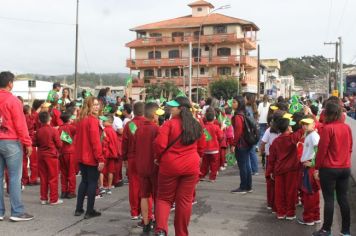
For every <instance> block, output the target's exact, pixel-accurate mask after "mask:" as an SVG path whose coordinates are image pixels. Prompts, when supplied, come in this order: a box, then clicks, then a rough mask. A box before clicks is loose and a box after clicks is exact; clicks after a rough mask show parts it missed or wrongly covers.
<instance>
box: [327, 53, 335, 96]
mask: <svg viewBox="0 0 356 236" xmlns="http://www.w3.org/2000/svg"><path fill="white" fill-rule="evenodd" d="M326 59H327V60H328V75H327V83H328V89H327V94H328V97H329V96H330V94H331V90H332V89H331V63H332V60H333V59H334V58H326Z"/></svg>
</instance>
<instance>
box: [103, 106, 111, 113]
mask: <svg viewBox="0 0 356 236" xmlns="http://www.w3.org/2000/svg"><path fill="white" fill-rule="evenodd" d="M111 111H112V107H111V106H110V105H107V106H105V107H104V111H103V112H104V113H110V112H111Z"/></svg>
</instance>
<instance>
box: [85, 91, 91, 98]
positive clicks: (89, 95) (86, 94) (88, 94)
mask: <svg viewBox="0 0 356 236" xmlns="http://www.w3.org/2000/svg"><path fill="white" fill-rule="evenodd" d="M91 96H93V95H92V94H91V92H90V91H86V92H85V93H84V98H87V97H91Z"/></svg>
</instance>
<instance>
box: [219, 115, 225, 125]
mask: <svg viewBox="0 0 356 236" xmlns="http://www.w3.org/2000/svg"><path fill="white" fill-rule="evenodd" d="M218 121H219V123H220V124H222V123H223V122H224V117H223V115H222V114H221V112H220V114H219V116H218Z"/></svg>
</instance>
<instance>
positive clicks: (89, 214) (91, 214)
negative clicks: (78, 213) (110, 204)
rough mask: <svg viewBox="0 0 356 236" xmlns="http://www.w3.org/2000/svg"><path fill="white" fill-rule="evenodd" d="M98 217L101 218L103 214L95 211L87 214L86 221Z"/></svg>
mask: <svg viewBox="0 0 356 236" xmlns="http://www.w3.org/2000/svg"><path fill="white" fill-rule="evenodd" d="M98 216H101V212H98V211H96V210H93V211H92V212H87V213H85V215H84V219H86V220H88V219H91V218H94V217H98Z"/></svg>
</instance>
